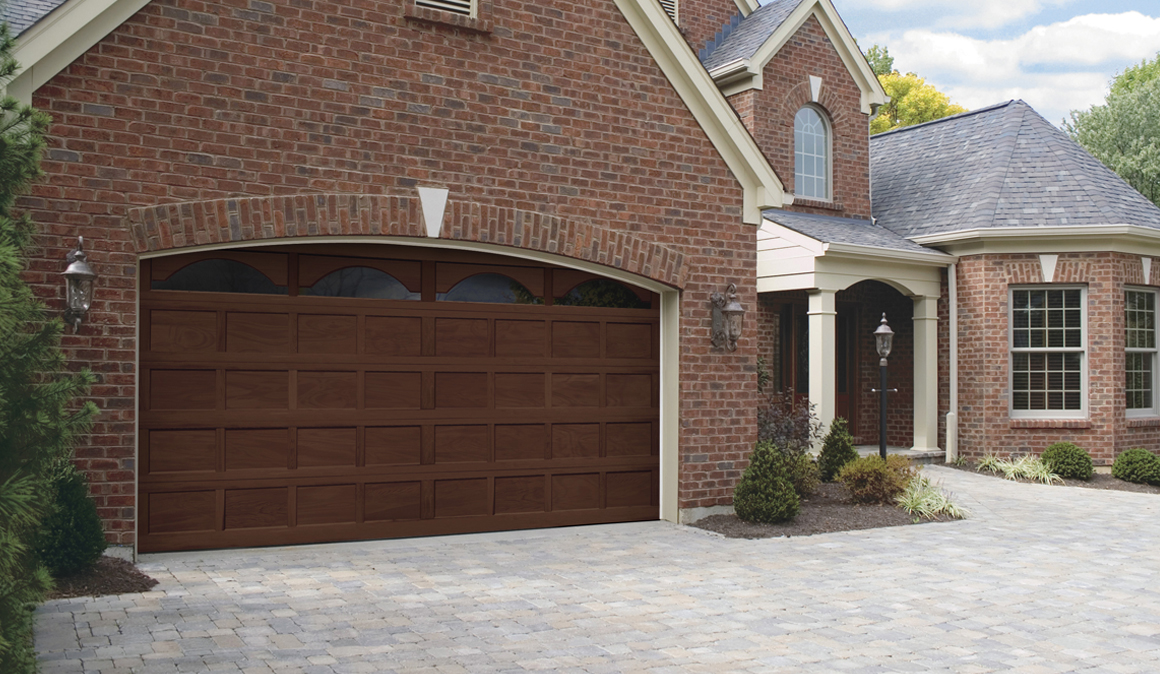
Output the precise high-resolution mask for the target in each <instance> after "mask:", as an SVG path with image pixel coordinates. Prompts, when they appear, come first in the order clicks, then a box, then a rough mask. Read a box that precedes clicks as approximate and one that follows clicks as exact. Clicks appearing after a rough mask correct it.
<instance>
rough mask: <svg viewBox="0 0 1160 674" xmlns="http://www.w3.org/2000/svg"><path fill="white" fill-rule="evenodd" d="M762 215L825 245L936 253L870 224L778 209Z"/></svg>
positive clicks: (850, 219)
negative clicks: (838, 244)
mask: <svg viewBox="0 0 1160 674" xmlns="http://www.w3.org/2000/svg"><path fill="white" fill-rule="evenodd" d="M762 215H764V216H765V219H766V220H770V221H772V222H776V223H777V224H779V225H782V226H784V227H788V228H790V229H792V230H793V231H795V232H798V233H799V234H804V235H806V236H808V237H810V238H811V239H814V240H816V241H821V242H823V243H847V244H853V245H857V246H869V247H871V248H884V249H887V250H898V251H907V252H912V253H931V252H935V251H932V250H931V249H930V248H924V247H923V246H920V245H918V244H917V243H914V242H913V241H910V240H908V239H906V238H904V237H901V236H899V235H898V234H895V233H894V232H892V231H890V230H888V229H886V228H885V227H880V226H878V225H876V224H874V223H873V222H870V221H869V220H861V219H858V218H838V217H834V216H828V215H813V214H811V213H793V212H790V211H782V210H777V209H770V210H767V211H765V212H764V213H763V214H762Z"/></svg>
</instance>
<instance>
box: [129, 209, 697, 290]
mask: <svg viewBox="0 0 1160 674" xmlns="http://www.w3.org/2000/svg"><path fill="white" fill-rule="evenodd" d="M128 228H129V233H130V235H131V236H132V239H133V242H134V245H135V246H136V248H137V252H138V254H141V253H151V252H158V251H166V250H179V249H182V248H190V247H194V246H205V245H214V244H228V243H245V242H254V241H265V240H269V241H275V240H285V239H294V238H300V237H302V238H305V237H325V236H392V237H415V238H417V239H426V238H427V236H426V227H425V225H424V223H423V209H422V205H421V203H420V200H419V197H418V195H416V194H413V193H400V194H298V195H284V196H267V197H239V198H233V199H213V200H206V201H193V202H180V203H172V204H161V205H157V206H147V207H142V208H135V209H132V210H130V211H129V212H128ZM439 238H440V239H443V240H456V241H473V242H478V243H487V244H493V245H499V246H509V247H513V248H523V249H526V250H535V251H539V252H543V253H549V254H553V255H560V256H563V257H570V258H575V259H579V260H584V261H587V262H592V263H596V264H601V265H605V266H608V267H615V268H617V269H620V270H622V271H625V272H629V273H632V274H636V275H638V276H643V277H645V278H649V279H652V280H654V281H658V282H660V283H664V284H665V285H668V286H672V287H676V288H682V287H684V285H685V282H686V276H687V273H688V270H687V269H686V265H685V260H684V255H683V254H682V253H680V252H678V251H675V250H673V249H671V248H668V247H665V246H662V245H659V244H656V243H652V242H650V241H647V240H645V239H643V238H642V237H640V236H639V235H637V234H635V233H633V232H627V231H623V230H611V229H607V228H604V227H598V226H597V225H595V224H593V223H591V222H589V221H586V220H582V219H577V218H561V217H557V216H554V215H550V214H546V213H538V212H535V211H527V210H521V209H515V208H505V207H502V206H494V205H491V204H481V203H478V202H473V201H465V200H456V199H451V200H449V201H448V203H447V209H446V212H445V214H444V217H443V223H442V229H441V231H440V236H439Z"/></svg>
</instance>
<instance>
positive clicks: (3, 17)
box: [0, 0, 65, 36]
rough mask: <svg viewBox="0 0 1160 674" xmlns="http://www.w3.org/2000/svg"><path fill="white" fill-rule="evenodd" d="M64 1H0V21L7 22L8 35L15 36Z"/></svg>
mask: <svg viewBox="0 0 1160 674" xmlns="http://www.w3.org/2000/svg"><path fill="white" fill-rule="evenodd" d="M64 2H65V0H19V1H18V2H5V3H0V21H5V22H7V23H8V32H9V34H10V35H12V36H17V35H20V34H21V33H23V32H24V31H26V30H28V29H29V28H30V27H31V26H32V24H34V23H36V22H37V21H40V20H41V19H43V18H44V17H46V16H48V14H49V13H50V12H52V10H54V9H56V8H57V7H60V6H61V5H63V4H64Z"/></svg>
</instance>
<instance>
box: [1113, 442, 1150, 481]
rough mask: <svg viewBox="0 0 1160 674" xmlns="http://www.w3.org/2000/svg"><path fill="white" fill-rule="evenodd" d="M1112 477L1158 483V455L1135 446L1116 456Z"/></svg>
mask: <svg viewBox="0 0 1160 674" xmlns="http://www.w3.org/2000/svg"><path fill="white" fill-rule="evenodd" d="M1112 477H1115V478H1117V479H1120V480H1124V481H1126V482H1135V483H1137V484H1154V485H1160V457H1158V456H1156V455H1155V454H1153V453H1152V452H1149V451H1148V450H1146V449H1144V448H1143V447H1135V448H1133V449H1129V450H1127V451H1126V452H1123V453H1122V454H1120V455H1119V456H1117V457H1116V460H1115V462H1114V463H1113V464H1112Z"/></svg>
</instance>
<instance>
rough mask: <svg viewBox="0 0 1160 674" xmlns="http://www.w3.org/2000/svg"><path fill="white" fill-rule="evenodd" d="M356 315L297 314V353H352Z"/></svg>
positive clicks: (354, 345) (355, 336) (354, 346)
mask: <svg viewBox="0 0 1160 674" xmlns="http://www.w3.org/2000/svg"><path fill="white" fill-rule="evenodd" d="M357 344H358V317H357V316H327V315H320V314H299V315H298V353H354V352H355V349H356V347H357Z"/></svg>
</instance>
